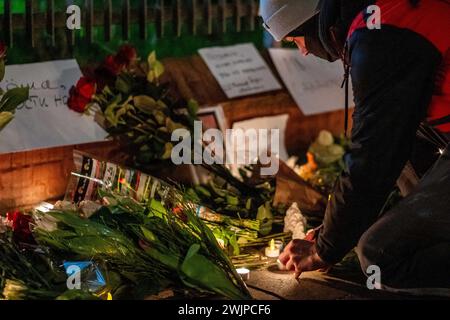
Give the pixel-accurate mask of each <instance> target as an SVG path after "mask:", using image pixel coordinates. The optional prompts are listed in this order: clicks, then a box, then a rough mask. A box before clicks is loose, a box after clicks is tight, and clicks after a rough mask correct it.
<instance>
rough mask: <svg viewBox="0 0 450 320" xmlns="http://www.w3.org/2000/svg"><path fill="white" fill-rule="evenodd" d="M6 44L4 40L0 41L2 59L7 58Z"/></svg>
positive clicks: (0, 57) (0, 58) (0, 56)
mask: <svg viewBox="0 0 450 320" xmlns="http://www.w3.org/2000/svg"><path fill="white" fill-rule="evenodd" d="M6 51H7V50H6V45H5V44H4V43H3V42H0V60H3V59H5V58H6Z"/></svg>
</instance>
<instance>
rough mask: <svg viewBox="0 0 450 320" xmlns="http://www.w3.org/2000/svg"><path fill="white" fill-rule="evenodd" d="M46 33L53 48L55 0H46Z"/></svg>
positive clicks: (54, 43) (54, 37)
mask: <svg viewBox="0 0 450 320" xmlns="http://www.w3.org/2000/svg"><path fill="white" fill-rule="evenodd" d="M47 33H48V34H49V36H50V42H51V45H52V46H55V45H56V35H55V0H47Z"/></svg>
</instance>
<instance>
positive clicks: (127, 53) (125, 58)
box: [115, 45, 137, 67]
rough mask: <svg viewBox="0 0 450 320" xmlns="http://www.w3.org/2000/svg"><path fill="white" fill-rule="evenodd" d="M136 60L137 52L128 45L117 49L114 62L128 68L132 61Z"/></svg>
mask: <svg viewBox="0 0 450 320" xmlns="http://www.w3.org/2000/svg"><path fill="white" fill-rule="evenodd" d="M136 59H137V51H136V49H135V48H134V47H132V46H130V45H124V46H122V47H121V48H120V49H119V52H118V53H117V55H116V56H115V61H116V63H117V64H118V65H121V66H123V67H128V66H130V65H131V63H132V62H133V61H135V60H136Z"/></svg>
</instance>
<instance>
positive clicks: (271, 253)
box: [266, 239, 281, 258]
mask: <svg viewBox="0 0 450 320" xmlns="http://www.w3.org/2000/svg"><path fill="white" fill-rule="evenodd" d="M280 253H281V250H280V248H279V247H277V246H276V245H275V240H273V239H272V241H270V245H269V246H268V247H267V248H266V257H268V258H278V257H279V256H280Z"/></svg>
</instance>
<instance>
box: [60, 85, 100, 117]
mask: <svg viewBox="0 0 450 320" xmlns="http://www.w3.org/2000/svg"><path fill="white" fill-rule="evenodd" d="M96 88H97V85H96V82H95V80H94V79H92V78H89V77H82V78H81V79H80V80H79V81H78V83H77V85H76V86H75V87H72V88H71V89H70V97H69V101H68V102H67V104H68V106H69V108H70V109H72V110H73V111H76V112H79V113H83V112H85V111H86V106H87V105H88V104H89V103H90V102H91V101H92V97H93V96H94V95H95V92H96Z"/></svg>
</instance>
